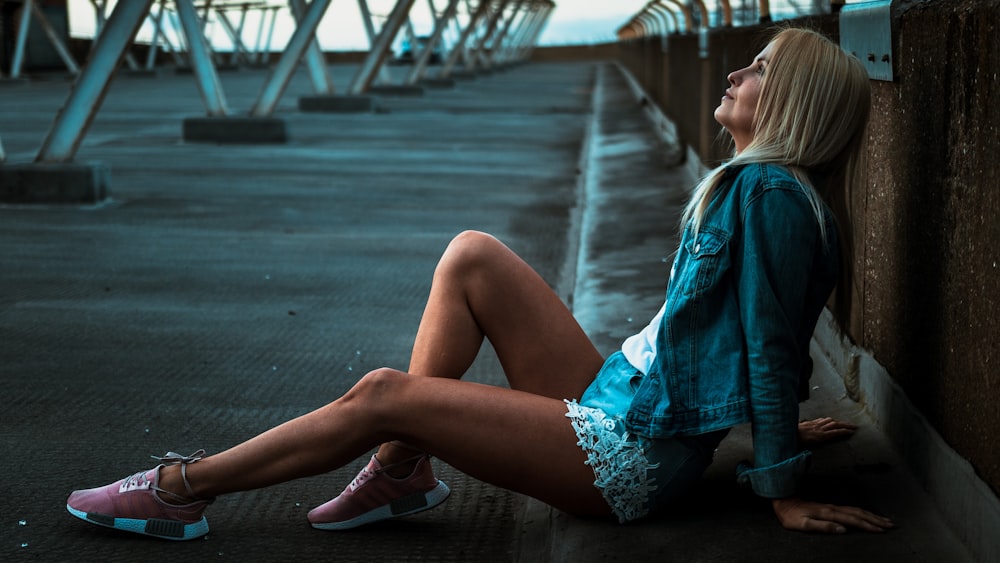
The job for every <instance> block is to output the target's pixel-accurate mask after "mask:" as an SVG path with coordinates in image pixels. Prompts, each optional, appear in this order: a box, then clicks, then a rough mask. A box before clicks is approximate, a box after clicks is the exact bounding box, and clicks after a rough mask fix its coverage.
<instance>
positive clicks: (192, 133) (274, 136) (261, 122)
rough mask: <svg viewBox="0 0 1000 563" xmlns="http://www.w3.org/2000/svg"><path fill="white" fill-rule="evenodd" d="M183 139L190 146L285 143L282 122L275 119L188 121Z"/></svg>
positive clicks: (196, 119)
mask: <svg viewBox="0 0 1000 563" xmlns="http://www.w3.org/2000/svg"><path fill="white" fill-rule="evenodd" d="M183 138H184V140H185V141H188V142H192V143H219V144H254V143H285V142H287V141H288V134H287V132H286V130H285V121H284V120H283V119H278V118H276V117H189V118H187V119H185V120H184V132H183Z"/></svg>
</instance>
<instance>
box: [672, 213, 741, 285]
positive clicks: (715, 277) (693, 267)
mask: <svg viewBox="0 0 1000 563" xmlns="http://www.w3.org/2000/svg"><path fill="white" fill-rule="evenodd" d="M728 242H729V236H728V235H727V234H726V233H725V232H723V231H721V230H718V229H714V228H712V227H707V226H703V227H702V228H701V230H700V231H699V232H698V236H694V237H691V238H688V239H687V242H686V243H685V244H684V253H685V254H686V256H685V260H684V266H683V270H684V271H683V274H682V275H681V276H680V280H679V281H680V282H681V283H682V284H683V285H682V286H681V287H679V288H678V289H680V290H681V291H683V293H684V295H698V294H701V293H704V292H705V291H706V290H707V289H708V288H710V287H712V286H714V285H716V284H717V283H718V281H719V279H720V278H721V277H722V276H723V275H724V273H725V271H726V269H727V268H728V265H727V264H728V262H729V256H728V255H727V254H726V252H725V248H726V244H727V243H728Z"/></svg>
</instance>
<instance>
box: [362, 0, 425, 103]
mask: <svg viewBox="0 0 1000 563" xmlns="http://www.w3.org/2000/svg"><path fill="white" fill-rule="evenodd" d="M415 1H416V0H397V2H396V5H395V6H393V8H392V12H390V13H389V19H388V20H386V22H385V25H383V26H382V31H380V32H379V34H378V37H376V38H375V42H374V43H373V44H372V48H371V50H370V51H368V56H367V57H365V61H364V62H363V63H362V64H361V68H360V69H358V73H357V74H356V75H355V76H354V80H353V81H352V82H351V86H350V89H349V90H348V94H351V95H352V96H360V95H362V94H364V93H365V92H367V91H368V87H369V86H371V83H372V80H373V79H374V77H375V73H376V72H378V70H379V68H381V67H382V62H383V61H384V60H385V55H386V53H387V52H388V51H389V48H390V47H392V42H393V40H395V39H396V34H397V33H399V28H400V27H402V26H403V23H404V22H405V21H406V19H407V17H409V14H410V8H412V7H413V3H414V2H415Z"/></svg>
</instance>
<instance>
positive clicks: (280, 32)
mask: <svg viewBox="0 0 1000 563" xmlns="http://www.w3.org/2000/svg"><path fill="white" fill-rule="evenodd" d="M367 1H368V7H369V9H370V11H371V12H372V14H373V15H375V16H376V17H375V19H376V26H379V25H381V23H382V22H383V21H384V17H385V16H386V15H388V14H389V12H390V11H391V10H392V7H393V6H394V5H395V3H396V0H367ZM447 1H448V0H416V2H415V3H414V5H413V8H412V9H411V11H410V19H411V22H412V24H413V26H414V32H415V33H416V34H417V35H429V34H430V33H431V30H432V29H433V21H434V20H433V18H432V17H431V9H430V6H431V5H434V6H435V7H436V9H439V10H442V9H444V7H445V6H446V4H447ZM470 1H471V3H472V4H473V5H477V4H478V2H477V1H476V0H461V1H460V4H459V5H460V9H459V13H460V14H462V21H463V22H464V21H466V19H465V15H464V14H466V13H467V11H466V6H467V5H468V3H469V2H470ZM554 1H555V3H556V9H555V11H554V12H553V13H552V16H551V17H550V18H549V22H548V25H547V27H546V28H545V30H544V32H543V33H542V36H541V37H540V38H539V44H541V45H572V44H588V43H601V42H606V41H615V40H616V39H617V36H616V32H617V31H618V29H619V28H620V27H621V26H622V25H624V24H625V23H626V22H628V21H629V20H630V19H631V18H632V16H634V15H635V14H636V13H638V12H639V11H640V10H642V9H643V7H644V6H645V5H646V4H647V3H648V0H554ZM856 1H858V0H848V3H853V2H856ZM68 2H69V4H68V5H69V9H70V14H69V15H70V32H71V34H72V35H73V36H77V37H90V36H92V35H93V30H94V28H95V13H94V8H93V3H92V2H91V1H90V0H68ZM268 3H269V4H271V5H275V6H287V5H288V4H287V0H268ZM730 3H731V4H732V5H733V9H734V11H735V10H736V9H737V8H738V7H739V6H740V5H743V4H747V5H755V4H756V0H730ZM109 4H110V5H112V6H113V5H114V0H111V1H110V2H109ZM705 4H706V5H707V6H708V8H709V10H710V11H713V10H716V7H717V5H718V4H717V0H706V1H705ZM817 4H818V5H826V6H828V5H829V4H828V0H771V10H772V14H773V15H775V16H776V17H780V13H781V12H782V11H788V12H789V15H794V12H796V11H798V12H799V13H802V12H801V11H802V10H807V11H808V10H810V9H814V8H815V6H816V5H817ZM156 5H159V2H157V3H156ZM279 14H280V17H279V19H278V23H277V25H276V26H275V30H274V36H273V40H272V44H271V45H272V47H273V48H280V47H281V46H283V45H284V44H285V43H286V42H287V40H288V38H289V37H290V36H291V34H292V32H294V29H295V26H294V24H293V23H292V20H291V17H290V16H289V15H288V10H287V8H286V9H283V10H281V11H280V12H279ZM713 17H715V16H713ZM230 19H231V21H232V22H233V25H238V22H239V12H231V13H230ZM214 20H217V16H213V18H212V21H210V23H209V26H208V30H209V35H210V37H212V41H213V45H214V46H215V47H216V48H217V49H221V50H228V49H231V48H232V42H231V41H230V40H229V39H228V36H227V35H226V33H225V31H224V30H223V28H222V26H221V25H220V24H219V23H218V22H217V21H214ZM259 22H260V16H259V12H251V13H250V16H249V17H248V18H247V20H246V23H245V25H244V33H243V35H242V37H243V43H244V44H245V45H247V46H248V47H249V48H251V49H252V48H253V47H254V45H255V44H256V41H257V37H258V35H260V34H259V33H258V31H259V30H260V25H259ZM268 23H269V20H268ZM151 35H152V26H151V25H149V24H148V23H147V24H146V25H144V26H143V28H142V29H141V30H140V32H139V39H140V40H146V41H148V40H149V38H150V37H151ZM401 35H402V34H401ZM265 36H266V34H265ZM456 36H457V33H455V32H454V31H453V33H452V34H451V37H456ZM317 37H318V38H319V41H320V44H321V46H322V47H323V48H324V49H328V50H366V49H367V48H368V46H369V41H368V36H367V34H366V33H365V28H364V24H363V20H362V18H361V12H360V10H359V9H358V0H332V1H331V2H330V6H329V8H328V9H327V12H326V15H325V16H324V18H323V22H322V23H321V24H320V27H319V30H318V31H317ZM446 37H448V36H446ZM401 40H402V39H401V37H400V38H397V44H398V42H399V41H401Z"/></svg>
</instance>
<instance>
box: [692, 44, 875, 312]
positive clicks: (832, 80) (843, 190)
mask: <svg viewBox="0 0 1000 563" xmlns="http://www.w3.org/2000/svg"><path fill="white" fill-rule="evenodd" d="M770 44H771V52H770V57H769V59H768V62H767V70H766V72H765V73H764V76H763V78H762V80H761V85H760V96H759V98H758V100H757V108H756V110H755V112H754V118H753V139H752V140H751V141H750V143H749V144H748V145H747V146H746V147H745V148H744V149H743V150H742V151H740V152H739V153H737V154H735V155H734V156H733V158H732V159H731V160H729V161H728V162H726V163H723V164H722V165H721V166H719V167H718V168H716V169H714V170H712V171H711V172H709V173H708V174H707V175H706V176H705V177H704V178H703V179H702V180H701V182H699V184H698V186H697V187H696V188H695V191H694V195H693V196H692V198H691V201H690V202H689V203H688V205H687V207H686V208H685V210H684V215H683V219H682V221H683V223H682V224H684V225H686V224H687V223H688V222H689V221H693V223H694V229H695V230H696V231H697V229H698V228H699V227H700V225H701V220H702V215H703V214H704V212H705V209H706V208H707V207H708V204H709V203H710V202H711V200H712V196H713V195H714V193H715V190H716V188H718V186H719V184H720V182H721V180H722V176H723V173H724V172H725V169H726V168H727V167H729V166H734V165H742V164H749V163H773V164H780V165H783V166H785V167H787V168H788V170H789V171H790V172H791V173H792V174H793V175H794V176H795V178H796V179H797V180H798V181H799V183H800V184H801V185H802V188H803V192H804V193H805V194H806V196H807V197H808V198H809V201H810V203H811V206H812V208H813V212H814V213H815V214H816V219H817V221H818V223H819V227H820V233H821V236H822V237H823V238H824V239H825V238H826V236H827V233H826V232H825V229H824V228H823V226H824V224H825V221H824V220H823V203H822V202H823V201H825V202H826V204H827V205H829V206H830V209H831V210H832V211H833V214H834V218H835V220H836V222H837V226H838V232H839V234H840V236H839V237H838V238H839V240H840V246H841V260H842V264H841V266H842V267H841V273H842V279H841V280H840V284H839V285H840V287H841V288H842V290H843V291H849V289H848V288H849V287H850V281H851V267H852V264H851V262H852V252H851V248H852V246H853V245H852V240H851V238H852V237H851V224H850V214H849V209H850V197H851V192H852V186H853V185H854V184H856V183H858V182H859V176H860V173H861V165H862V148H863V143H864V139H865V135H866V127H867V123H868V113H869V107H870V103H871V102H870V99H871V93H870V87H869V82H868V74H867V72H866V71H865V69H864V67H863V66H862V65H861V63H860V61H858V60H857V59H856V58H854V57H853V56H852V55H850V54H849V53H847V52H846V51H844V50H843V49H841V48H840V46H839V45H837V44H836V43H833V42H832V41H830V40H829V39H827V38H826V37H823V36H822V35H820V34H819V33H817V32H814V31H811V30H806V29H794V28H792V29H784V30H781V31H779V32H778V33H777V34H775V35H774V36H773V38H772V39H771V42H770ZM845 297H846V296H845ZM837 302H838V308H840V306H842V307H847V306H848V305H849V299H845V298H838V299H837ZM838 317H839V318H840V320H841V322H845V321H846V316H844V315H843V314H841V315H838Z"/></svg>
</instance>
